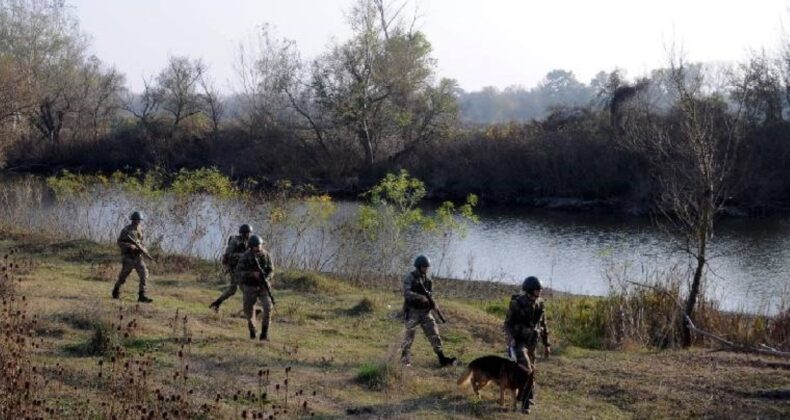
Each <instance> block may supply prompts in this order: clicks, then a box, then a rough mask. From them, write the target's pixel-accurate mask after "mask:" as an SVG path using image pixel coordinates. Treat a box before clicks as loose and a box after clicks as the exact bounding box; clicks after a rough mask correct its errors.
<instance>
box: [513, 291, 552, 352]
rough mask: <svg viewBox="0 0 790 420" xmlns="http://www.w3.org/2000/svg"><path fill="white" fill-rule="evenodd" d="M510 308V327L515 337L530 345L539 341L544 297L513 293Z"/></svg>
mask: <svg viewBox="0 0 790 420" xmlns="http://www.w3.org/2000/svg"><path fill="white" fill-rule="evenodd" d="M510 310H511V312H510V319H509V321H508V328H509V329H510V333H511V334H512V335H513V338H514V339H516V340H518V341H522V342H526V343H527V344H530V345H534V343H537V338H538V327H539V323H540V320H541V319H542V318H543V310H544V309H543V299H540V298H538V299H533V298H530V297H529V296H527V295H513V297H512V298H511V300H510Z"/></svg>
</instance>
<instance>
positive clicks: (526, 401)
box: [514, 341, 535, 408]
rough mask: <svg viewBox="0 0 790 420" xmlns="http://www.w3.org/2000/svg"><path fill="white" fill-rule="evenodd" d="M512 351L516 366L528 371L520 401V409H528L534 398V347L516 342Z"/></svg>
mask: <svg viewBox="0 0 790 420" xmlns="http://www.w3.org/2000/svg"><path fill="white" fill-rule="evenodd" d="M514 350H515V353H516V361H517V362H518V364H520V365H521V366H524V367H526V368H527V369H529V371H530V375H529V381H528V382H527V386H526V388H525V389H524V393H523V394H521V395H522V398H523V399H522V400H521V403H522V408H529V406H530V405H532V404H534V398H535V345H534V344H531V345H527V344H526V343H524V342H519V341H516V345H515V346H514Z"/></svg>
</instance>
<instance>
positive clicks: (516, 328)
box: [505, 276, 551, 413]
mask: <svg viewBox="0 0 790 420" xmlns="http://www.w3.org/2000/svg"><path fill="white" fill-rule="evenodd" d="M521 288H522V290H523V291H524V293H522V294H520V295H513V297H512V298H511V299H510V308H509V309H508V312H507V317H506V318H505V332H506V334H507V338H508V344H509V345H510V346H511V347H512V348H513V349H514V350H515V353H516V360H517V361H518V363H519V364H521V365H522V366H524V367H526V368H527V369H529V370H530V372H531V373H532V374H531V375H530V379H529V384H528V385H527V388H526V390H525V392H523V393H522V395H523V400H522V407H521V410H522V411H523V412H525V413H529V408H530V406H532V405H534V404H535V402H534V396H535V347H536V346H537V345H538V336H540V338H541V340H542V341H543V356H544V357H549V354H551V344H549V329H548V327H547V326H546V314H545V310H544V307H543V299H541V298H540V293H541V291H542V289H543V285H542V284H541V283H540V280H538V278H537V277H533V276H530V277H527V278H526V279H524V282H523V283H522V285H521Z"/></svg>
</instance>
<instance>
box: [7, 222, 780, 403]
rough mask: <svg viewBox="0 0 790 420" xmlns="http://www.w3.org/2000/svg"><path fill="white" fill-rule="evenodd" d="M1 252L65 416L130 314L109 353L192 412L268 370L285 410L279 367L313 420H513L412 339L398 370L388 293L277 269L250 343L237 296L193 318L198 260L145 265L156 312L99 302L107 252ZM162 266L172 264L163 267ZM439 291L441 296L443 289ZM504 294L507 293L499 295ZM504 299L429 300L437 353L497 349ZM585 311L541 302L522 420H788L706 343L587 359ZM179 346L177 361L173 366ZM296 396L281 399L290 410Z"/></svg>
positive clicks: (88, 397) (757, 381)
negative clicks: (529, 419) (539, 338)
mask: <svg viewBox="0 0 790 420" xmlns="http://www.w3.org/2000/svg"><path fill="white" fill-rule="evenodd" d="M11 248H18V249H20V250H21V253H22V255H21V257H20V258H21V259H24V260H28V259H29V260H31V261H32V262H31V263H30V267H29V268H28V269H26V274H25V275H24V276H23V277H22V282H21V283H20V284H19V292H20V294H21V295H24V296H26V299H27V304H28V310H29V311H30V312H31V313H34V314H36V316H37V319H38V320H39V323H38V325H37V326H36V328H35V337H34V339H35V340H37V342H40V346H39V347H38V348H36V350H35V354H34V360H35V362H36V363H37V364H39V365H40V366H45V367H52V366H55V365H56V364H57V365H58V366H60V367H61V368H62V369H63V371H64V373H63V375H50V376H49V379H50V381H51V384H50V387H49V388H47V389H46V390H45V391H44V392H45V394H46V396H47V398H48V399H50V400H53V401H54V400H59V401H62V406H63V407H64V410H65V409H67V408H68V407H79V406H80V404H84V403H85V401H91V404H98V402H99V401H102V400H108V399H109V398H111V396H110V394H108V392H109V391H108V389H107V386H106V382H104V381H106V379H100V378H99V376H98V374H99V371H100V367H99V365H98V362H99V361H100V360H105V365H104V369H105V373H106V369H107V363H109V362H107V361H106V360H108V359H107V357H108V352H107V351H106V348H104V350H102V351H88V350H87V349H88V348H89V345H90V343H92V342H94V341H97V342H101V340H99V339H97V337H96V336H97V331H98V329H97V327H96V326H97V325H104V326H105V327H106V325H107V324H108V323H109V324H110V325H112V324H119V323H120V321H118V317H119V315H120V314H122V315H123V317H124V318H123V324H124V325H127V324H128V322H130V321H132V320H135V321H136V326H135V327H134V328H132V329H131V330H130V331H129V336H128V337H124V336H123V332H122V333H121V334H120V336H118V337H116V338H117V340H118V341H116V343H120V344H114V345H121V346H122V347H123V349H124V351H125V352H127V353H128V354H130V355H134V356H140V357H142V355H146V357H149V356H150V357H152V358H154V359H155V362H154V369H153V370H152V373H151V377H150V380H151V381H152V383H153V384H155V386H156V387H161V388H162V389H163V390H176V391H177V390H179V389H185V388H184V387H188V388H189V389H191V390H192V392H193V398H194V399H195V400H197V401H201V402H205V403H211V402H212V401H213V400H214V398H215V397H216V394H217V393H220V394H221V395H222V402H221V403H219V405H218V410H219V411H220V412H221V413H223V414H222V416H223V417H229V418H230V417H234V416H236V415H238V413H237V412H238V410H239V409H241V408H242V407H243V406H244V405H243V404H242V403H241V402H240V400H237V401H236V402H234V401H233V399H232V396H233V394H234V393H236V392H240V393H241V394H244V393H246V392H248V391H249V392H257V390H258V388H259V377H258V374H257V373H258V372H259V370H263V369H268V370H270V372H271V381H270V383H269V384H267V385H266V386H267V387H268V398H269V399H270V400H271V401H275V402H276V403H279V404H284V398H283V397H284V389H283V385H284V379H285V370H286V369H287V368H290V372H289V377H288V378H289V393H291V394H293V393H296V392H298V391H299V390H303V391H304V392H305V393H306V394H309V395H310V398H309V403H310V406H311V408H312V409H313V410H314V412H315V413H316V415H317V416H319V417H325V418H340V417H344V416H346V415H347V413H357V414H359V416H360V417H363V418H364V417H373V418H376V417H392V418H417V417H420V418H448V417H452V418H478V417H484V418H512V417H511V413H508V412H506V411H503V410H502V409H500V408H499V407H498V406H497V404H496V403H495V400H496V399H497V397H498V390H497V389H496V387H495V386H492V385H489V387H487V388H485V389H484V390H483V391H482V398H481V399H477V398H475V397H474V396H473V393H472V391H471V390H470V389H458V388H457V386H456V380H457V378H458V377H459V376H460V375H461V374H462V373H463V372H464V370H465V366H458V367H451V368H445V369H439V368H437V362H436V357H435V355H434V354H433V352H432V351H431V349H430V345H429V344H428V342H427V340H426V339H425V337H424V336H423V335H422V333H421V332H418V337H417V339H416V340H415V344H414V347H413V354H414V358H413V366H412V367H410V368H401V367H400V366H398V365H397V363H396V362H397V356H398V354H399V353H398V346H399V344H400V338H401V333H402V330H403V325H402V323H401V321H400V320H399V318H398V315H399V311H400V308H401V304H402V297H401V294H400V293H399V292H398V291H397V290H391V289H371V288H360V287H357V286H353V285H352V284H351V283H349V282H345V281H344V280H343V279H342V278H338V277H336V276H325V275H322V274H316V273H302V272H286V273H278V276H277V278H276V280H275V288H274V294H275V296H276V298H277V306H276V312H275V313H274V316H273V323H272V327H271V330H270V338H271V341H269V342H264V343H261V342H259V341H258V340H250V339H249V338H247V328H246V322H245V320H244V319H242V318H241V317H238V316H237V315H236V314H237V313H238V312H239V310H240V309H241V292H239V293H238V294H237V295H236V296H234V297H233V298H231V299H229V300H228V301H226V302H225V304H224V305H223V307H222V309H221V311H220V312H219V313H218V314H215V313H214V312H213V311H211V310H210V309H209V308H208V304H209V303H210V302H211V301H213V300H214V299H215V298H216V297H217V296H218V295H219V293H220V287H218V284H217V283H216V282H215V281H207V280H206V278H207V277H206V276H205V275H204V274H205V272H207V271H210V270H211V269H212V265H211V264H210V263H206V262H201V261H192V260H186V261H184V260H181V259H178V262H177V264H176V263H175V262H173V261H176V259H171V260H170V262H168V263H167V264H164V265H165V266H158V265H157V264H156V263H154V264H151V266H150V270H151V273H152V277H151V287H150V295H151V296H152V297H153V298H154V299H155V302H154V303H153V304H150V305H137V304H136V302H135V298H136V286H137V284H136V277H135V275H134V274H133V275H132V276H131V277H130V279H129V281H128V282H127V284H126V285H125V287H124V289H123V292H122V299H121V300H120V301H114V300H111V299H110V298H109V294H110V290H111V288H112V282H111V276H105V277H107V278H105V279H104V280H101V279H98V280H97V277H96V268H95V267H96V266H95V264H97V263H106V264H111V266H110V268H111V269H112V270H113V271H112V272H113V273H117V269H118V268H119V262H118V261H116V259H117V256H116V254H115V252H114V250H113V249H112V248H111V247H104V246H101V245H96V244H92V243H90V242H85V241H68V242H59V241H54V240H48V239H46V238H40V237H32V236H26V237H24V238H20V237H0V254H2V253H3V252H6V251H7V250H9V249H11ZM176 266H178V267H181V268H183V267H187V269H181V268H179V269H177V270H176V269H175V268H174V267H176ZM441 287H444V288H448V289H450V288H453V287H455V286H454V283H452V282H449V281H447V282H442V284H441ZM480 287H482V286H480ZM496 287H497V288H501V286H500V285H498V286H496ZM497 290H499V289H497ZM516 292H517V289H516V287H513V290H512V292H511V293H516ZM447 295H450V296H452V295H453V294H452V293H447ZM508 301H509V295H500V297H498V298H491V299H483V300H480V299H478V300H470V299H468V298H461V297H458V298H452V299H450V298H445V299H440V300H439V304H440V305H441V307H442V311H443V312H444V313H445V316H446V317H447V318H448V320H449V322H448V323H447V324H440V326H439V328H440V331H441V334H442V336H443V337H444V339H445V347H446V353H447V354H449V355H452V356H460V357H461V359H462V360H463V362H469V361H471V360H472V359H474V358H475V357H478V356H482V355H487V354H496V355H500V354H502V352H503V350H504V346H505V343H504V335H503V333H502V321H503V317H504V312H503V311H504V310H505V309H504V308H506V306H505V305H506V304H507V302H508ZM599 301H600V299H595V298H579V297H568V296H557V297H547V298H546V307H547V313H548V314H549V322H550V327H552V326H554V327H557V326H558V324H559V323H560V322H561V323H562V325H563V327H562V328H554V331H555V334H554V336H553V337H552V341H553V342H554V345H555V346H554V350H555V355H554V356H553V357H552V358H549V359H542V358H540V359H539V360H538V362H537V369H538V376H537V383H538V387H539V388H538V391H537V401H538V406H536V407H535V410H534V411H533V414H534V416H535V417H536V418H591V417H595V418H603V419H619V418H686V417H712V418H741V417H749V418H755V417H760V418H781V417H786V416H788V415H790V400H788V399H787V398H784V399H783V398H764V397H760V395H763V394H761V393H764V392H767V391H771V392H773V393H774V394H778V395H780V396H781V395H784V394H782V393H781V392H779V393H777V392H776V391H777V390H779V391H781V390H787V389H788V388H790V387H788V384H789V383H790V369H788V368H777V367H776V361H775V360H773V361H772V360H769V359H764V358H760V357H756V356H747V355H740V354H732V353H724V352H717V353H711V352H709V351H708V350H707V349H692V350H689V351H650V350H646V349H641V348H637V349H635V350H631V351H605V350H600V349H599V348H601V347H603V346H602V345H601V343H599V342H597V341H596V340H597V338H596V337H598V336H600V334H599V333H600V329H601V328H603V327H604V326H602V325H601V320H600V319H599V318H598V317H597V315H596V314H597V313H598V312H599V311H596V305H598V304H599V303H598V302H599ZM184 317H186V319H184ZM551 323H554V325H552V324H551ZM105 332H107V331H102V334H104V333H105ZM99 338H101V337H99ZM187 338H190V339H191V342H190V344H188V345H187V344H185V343H187ZM182 345H184V347H183V349H184V350H183V351H184V352H185V353H186V354H185V356H184V357H183V359H180V358H179V357H178V352H179V350H180V349H182ZM99 347H101V346H99ZM540 350H541V349H540V348H539V349H538V351H539V352H540ZM184 363H187V364H188V365H189V372H190V377H189V380H188V381H186V384H184V383H180V382H178V381H176V380H174V379H173V373H174V372H175V371H178V370H179V369H181V366H182V365H183V364H184ZM464 364H465V363H464ZM58 384H60V385H58ZM277 384H279V385H280V386H281V389H280V390H279V391H277V390H276V389H275V386H276V385H277ZM313 392H315V394H316V395H315V397H313V396H312V393H313ZM769 394H770V393H769ZM774 394H771V395H774ZM296 400H298V398H297V397H292V399H291V400H289V404H295V403H294V401H296ZM68 409H70V408H68ZM292 413H293V411H292Z"/></svg>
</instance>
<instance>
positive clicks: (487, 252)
mask: <svg viewBox="0 0 790 420" xmlns="http://www.w3.org/2000/svg"><path fill="white" fill-rule="evenodd" d="M107 197H114V198H113V199H108V198H107ZM139 203H140V200H139V199H136V198H134V199H133V198H130V197H126V198H123V197H122V198H121V199H119V198H118V195H117V194H116V195H108V194H105V195H103V196H102V197H97V198H96V199H95V200H79V201H76V202H72V203H71V204H70V205H71V207H72V209H71V213H70V214H72V215H73V216H70V217H71V218H72V219H74V220H71V222H72V223H74V224H75V226H77V225H80V222H79V220H77V219H80V218H81V217H82V218H84V221H83V222H81V223H82V225H85V224H86V223H87V224H88V225H90V232H89V233H88V234H87V235H84V234H83V236H89V237H91V238H92V239H96V240H100V241H112V240H114V235H115V234H116V232H117V230H118V229H119V228H120V227H121V226H122V224H123V223H125V220H124V217H125V216H126V215H128V214H129V213H131V211H132V209H133V208H141V205H140V204H139ZM212 203H213V199H211V198H203V199H202V200H201V201H196V202H193V203H191V204H190V206H189V210H188V211H186V213H185V215H182V216H179V217H176V215H175V214H172V213H171V212H164V211H160V212H161V214H157V211H158V210H156V209H153V210H148V211H149V213H148V214H147V216H148V220H147V221H146V223H147V224H148V225H149V226H158V228H156V229H158V230H159V231H161V232H163V233H164V234H163V235H161V236H162V237H163V238H164V240H163V241H162V242H161V246H162V248H163V249H165V250H168V251H174V252H184V253H189V254H193V255H197V256H201V257H204V258H217V256H218V255H219V253H220V252H221V251H222V245H223V243H224V242H225V240H226V238H227V235H229V234H231V233H233V231H234V230H235V229H236V228H237V227H238V225H239V224H241V223H247V222H249V223H251V224H253V226H254V227H255V228H256V231H263V230H266V229H267V226H266V224H267V223H266V220H267V219H266V218H265V217H264V216H261V215H260V214H258V212H256V211H253V212H248V213H243V212H240V211H236V210H238V209H237V207H239V206H235V205H234V204H233V203H231V204H227V203H225V204H223V205H221V206H216V205H210V204H212ZM336 204H337V213H336V215H335V216H334V217H333V218H332V221H330V223H339V222H338V220H347V219H348V217H349V216H350V215H353V214H354V212H355V211H356V208H357V206H358V204H357V203H355V202H348V201H346V202H338V203H336ZM142 207H144V206H142ZM45 208H51V207H45ZM234 209H236V210H234ZM151 211H153V212H154V213H153V214H152V213H150V212H151ZM294 211H300V210H299V209H298V208H297V210H294ZM41 212H42V214H43V213H47V210H41ZM242 214H250V215H251V216H242ZM261 214H262V213H261ZM478 214H479V216H480V221H479V222H478V223H474V224H470V225H468V226H467V228H466V234H465V235H455V237H454V238H453V239H452V240H451V241H449V242H448V243H447V244H446V245H445V246H441V245H440V244H439V243H438V242H424V241H411V242H415V243H416V245H413V247H412V249H411V250H409V252H410V253H411V255H416V254H419V253H425V254H428V255H429V256H430V257H431V258H432V259H433V260H434V262H435V266H436V268H437V274H439V275H441V276H446V277H453V278H462V279H476V280H493V281H501V282H506V283H513V284H517V283H519V282H520V281H521V279H523V278H524V277H525V276H528V275H535V276H538V277H539V278H541V279H542V280H543V281H544V282H545V283H546V284H547V285H548V286H549V287H551V288H553V289H556V290H560V291H566V292H571V293H577V294H590V295H604V294H606V293H607V291H608V290H609V287H610V282H611V281H612V279H614V281H617V279H619V278H623V277H627V278H629V279H631V280H634V281H639V280H642V279H645V278H648V277H649V276H650V275H651V274H652V273H656V272H661V271H666V270H668V269H670V268H671V267H674V268H675V269H676V270H679V272H681V273H682V274H683V275H684V276H686V277H684V278H687V274H686V273H687V271H688V270H689V269H690V267H691V261H690V258H689V256H688V254H687V253H685V252H683V251H681V250H679V246H678V245H679V244H678V241H676V240H674V239H673V238H672V236H671V235H669V234H667V233H666V232H664V231H663V230H662V229H661V228H660V227H657V226H656V225H655V224H654V223H652V222H651V221H650V220H648V219H646V218H640V217H626V216H616V215H599V214H581V213H567V212H551V211H537V210H533V209H521V208H499V207H497V208H487V209H480V210H479V211H478ZM42 217H43V216H42ZM344 218H345V219H344ZM245 219H246V220H245ZM74 229H75V233H77V232H76V230H79V229H81V228H79V227H75V228H74ZM156 229H154V230H156ZM82 231H84V229H82ZM287 235H293V232H291V233H288V234H287ZM310 235H313V236H315V232H313V233H311V234H308V235H307V236H310ZM188 238H193V239H188ZM324 240H325V241H327V243H328V244H329V245H328V247H329V248H331V247H332V245H331V243H332V238H331V237H330V238H328V239H327V238H324ZM287 248H288V246H286V245H283V246H281V248H280V250H281V251H279V252H285V251H284V250H285V249H287ZM297 253H298V252H297ZM404 265H405V264H404ZM326 268H328V269H330V270H332V269H335V270H336V269H337V267H333V266H332V264H331V263H330V264H329V265H327V266H326ZM407 268H408V267H403V268H402V270H406V269H407ZM624 273H625V275H624ZM788 279H790V222H788V219H787V218H786V217H775V218H767V219H759V220H753V219H745V218H742V219H740V218H730V219H724V220H721V221H719V222H718V224H717V227H716V233H715V236H714V238H713V241H712V243H711V247H710V263H709V270H708V271H707V272H706V291H707V295H708V297H712V298H715V299H717V300H719V301H720V302H721V304H722V307H723V308H724V309H728V310H741V311H747V312H757V313H775V312H776V311H777V310H778V309H779V308H782V307H787V305H786V302H785V299H786V298H787V297H790V282H788ZM514 290H515V289H514Z"/></svg>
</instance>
